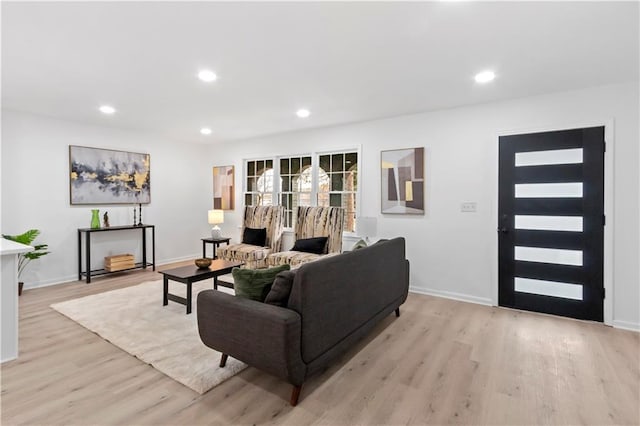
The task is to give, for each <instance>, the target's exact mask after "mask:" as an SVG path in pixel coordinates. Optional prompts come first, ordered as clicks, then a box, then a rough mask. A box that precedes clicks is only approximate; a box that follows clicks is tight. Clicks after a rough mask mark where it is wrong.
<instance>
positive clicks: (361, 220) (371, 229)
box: [356, 217, 378, 237]
mask: <svg viewBox="0 0 640 426" xmlns="http://www.w3.org/2000/svg"><path fill="white" fill-rule="evenodd" d="M356 233H357V234H358V235H359V236H361V237H375V236H376V234H377V233H378V219H376V218H375V217H358V218H357V219H356Z"/></svg>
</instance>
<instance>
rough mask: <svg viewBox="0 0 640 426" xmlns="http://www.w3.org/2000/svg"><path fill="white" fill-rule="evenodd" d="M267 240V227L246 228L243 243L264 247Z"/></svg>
mask: <svg viewBox="0 0 640 426" xmlns="http://www.w3.org/2000/svg"><path fill="white" fill-rule="evenodd" d="M266 242H267V228H244V233H243V234H242V244H251V245H254V246H260V247H264V245H265V243H266Z"/></svg>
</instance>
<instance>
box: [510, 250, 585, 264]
mask: <svg viewBox="0 0 640 426" xmlns="http://www.w3.org/2000/svg"><path fill="white" fill-rule="evenodd" d="M515 260H522V261H525V262H541V263H555V264H558V265H574V266H582V250H565V249H550V248H539V247H522V246H515Z"/></svg>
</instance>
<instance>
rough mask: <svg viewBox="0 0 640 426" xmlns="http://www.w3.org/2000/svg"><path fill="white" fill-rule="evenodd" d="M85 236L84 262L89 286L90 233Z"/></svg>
mask: <svg viewBox="0 0 640 426" xmlns="http://www.w3.org/2000/svg"><path fill="white" fill-rule="evenodd" d="M86 234H87V236H86V239H87V241H85V243H84V245H85V251H86V252H85V254H84V255H85V257H86V259H85V261H86V262H87V271H86V275H87V284H89V283H90V282H91V232H87V233H86Z"/></svg>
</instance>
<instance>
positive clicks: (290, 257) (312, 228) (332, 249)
mask: <svg viewBox="0 0 640 426" xmlns="http://www.w3.org/2000/svg"><path fill="white" fill-rule="evenodd" d="M343 228H344V209H342V208H341V207H298V214H297V221H296V227H295V239H296V245H298V241H300V240H304V239H307V238H317V237H327V242H326V244H325V245H324V247H323V248H322V249H321V252H320V253H317V254H316V253H309V252H304V251H298V250H295V248H296V245H294V249H292V250H289V251H283V252H278V253H271V254H270V255H269V256H267V266H278V265H283V264H285V263H288V264H289V265H291V267H296V266H299V265H302V264H303V263H307V262H311V261H314V260H317V259H320V258H322V257H323V256H327V255H334V254H339V253H341V251H342V231H343Z"/></svg>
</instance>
